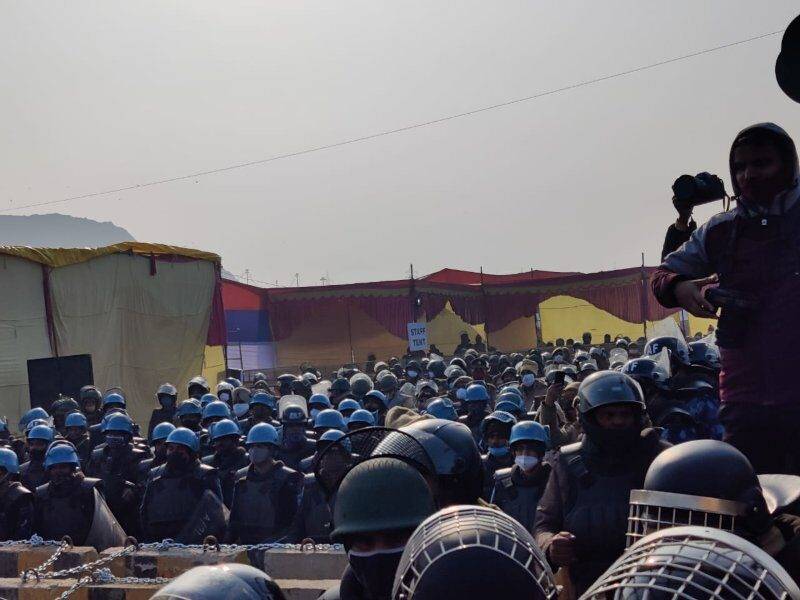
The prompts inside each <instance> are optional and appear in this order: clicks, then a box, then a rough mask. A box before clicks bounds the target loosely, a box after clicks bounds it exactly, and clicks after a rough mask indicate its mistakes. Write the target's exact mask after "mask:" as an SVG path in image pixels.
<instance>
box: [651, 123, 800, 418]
mask: <svg viewBox="0 0 800 600" xmlns="http://www.w3.org/2000/svg"><path fill="white" fill-rule="evenodd" d="M756 130H762V131H764V132H767V133H768V134H770V135H772V136H774V137H775V139H776V143H777V145H778V146H779V151H780V152H781V155H782V158H783V160H784V161H787V162H788V163H789V164H790V165H791V166H792V167H793V174H794V177H793V179H792V183H791V184H790V185H789V187H788V188H786V189H785V190H783V191H782V192H780V193H779V194H777V195H776V196H775V198H774V199H773V201H772V203H771V204H770V205H769V206H759V205H755V204H754V203H751V202H749V201H748V199H747V198H745V197H744V196H743V195H741V192H740V190H739V189H738V187H737V185H736V178H735V176H734V174H733V169H732V166H733V164H732V163H733V149H732V150H731V155H730V161H729V162H730V166H731V178H732V179H733V182H734V183H733V186H734V193H735V194H736V195H737V206H736V208H735V209H733V210H730V211H727V212H723V213H719V214H717V215H715V216H713V217H712V218H711V219H709V220H708V221H707V222H706V223H704V224H703V225H701V226H700V227H698V229H697V230H696V231H695V232H694V233H693V234H692V236H691V238H690V239H689V241H688V242H686V243H685V244H683V246H681V247H680V248H679V249H678V250H676V251H675V252H672V253H671V254H669V255H667V257H666V258H665V259H664V262H663V263H662V264H661V267H660V268H659V269H658V270H657V271H656V273H655V274H654V276H653V280H652V287H653V293H654V294H655V296H656V298H657V299H658V301H659V302H660V303H661V304H662V305H663V306H666V307H668V308H672V307H676V306H678V302H677V300H676V298H675V285H676V284H677V283H678V282H680V281H685V280H691V279H698V278H702V277H707V276H709V275H711V274H714V273H717V274H718V275H719V277H720V287H721V288H724V289H728V290H734V291H736V292H740V293H743V294H746V295H748V296H750V297H753V298H755V299H756V300H757V308H755V309H749V310H748V312H747V313H746V315H745V316H742V315H732V314H731V313H727V314H726V309H723V310H722V313H721V319H720V329H722V328H723V326H724V320H725V319H726V318H727V319H728V323H729V324H730V323H731V322H733V321H735V323H733V324H734V325H735V326H737V327H741V328H742V332H743V335H741V336H739V337H740V339H741V341H739V342H738V343H735V344H733V343H728V342H725V341H723V340H722V339H719V340H718V343H719V346H720V354H721V360H722V372H721V373H720V399H721V401H722V402H723V403H725V404H763V405H771V406H782V407H788V406H792V407H800V396H798V395H797V393H796V391H795V390H794V385H793V384H792V382H791V381H790V380H789V379H787V378H786V377H785V374H786V373H787V372H792V369H793V367H794V365H796V364H797V363H798V360H800V346H799V345H798V344H797V343H796V340H797V338H798V336H800V310H798V299H800V201H798V200H799V199H800V185H799V184H798V175H799V174H800V168H799V167H798V159H797V151H796V149H795V145H794V142H793V141H792V139H791V138H790V137H789V135H788V134H787V133H786V132H785V131H784V130H783V129H781V128H780V127H778V126H777V125H775V124H772V123H762V124H758V125H753V126H752V127H748V128H747V129H745V130H743V131H741V132H740V133H739V134H738V135H737V136H736V138H735V139H734V146H735V144H736V142H737V141H738V140H739V139H741V138H742V137H743V136H744V135H746V134H750V133H753V132H754V131H756Z"/></svg>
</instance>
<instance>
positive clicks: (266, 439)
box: [245, 423, 280, 447]
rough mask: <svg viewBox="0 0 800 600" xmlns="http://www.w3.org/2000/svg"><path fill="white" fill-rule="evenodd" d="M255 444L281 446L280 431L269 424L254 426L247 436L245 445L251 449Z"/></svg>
mask: <svg viewBox="0 0 800 600" xmlns="http://www.w3.org/2000/svg"><path fill="white" fill-rule="evenodd" d="M253 444H272V445H273V446H279V445H280V442H279V441H278V430H277V429H275V428H274V427H273V426H272V425H270V424H269V423H258V424H256V425H253V427H251V428H250V431H249V432H248V434H247V440H246V441H245V445H246V446H247V447H250V446H251V445H253Z"/></svg>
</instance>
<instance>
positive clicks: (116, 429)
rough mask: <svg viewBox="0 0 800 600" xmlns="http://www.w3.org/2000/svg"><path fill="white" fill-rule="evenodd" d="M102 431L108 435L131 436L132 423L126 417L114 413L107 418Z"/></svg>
mask: <svg viewBox="0 0 800 600" xmlns="http://www.w3.org/2000/svg"><path fill="white" fill-rule="evenodd" d="M103 431H104V432H105V433H106V435H108V434H109V433H112V432H113V433H126V434H128V435H130V436H133V421H131V418H130V417H129V416H128V415H125V414H122V413H115V414H112V415H111V416H109V418H108V420H107V421H106V424H105V427H104V428H103Z"/></svg>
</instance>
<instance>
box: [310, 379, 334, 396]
mask: <svg viewBox="0 0 800 600" xmlns="http://www.w3.org/2000/svg"><path fill="white" fill-rule="evenodd" d="M330 389H331V382H330V380H328V379H323V380H322V381H320V382H319V383H315V384H314V385H312V386H311V393H312V394H323V395H325V396H327V395H328V391H329V390H330Z"/></svg>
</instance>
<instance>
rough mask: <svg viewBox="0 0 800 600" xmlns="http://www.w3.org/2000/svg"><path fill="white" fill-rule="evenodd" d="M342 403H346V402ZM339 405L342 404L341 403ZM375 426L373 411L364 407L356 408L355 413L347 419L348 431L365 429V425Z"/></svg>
mask: <svg viewBox="0 0 800 600" xmlns="http://www.w3.org/2000/svg"><path fill="white" fill-rule="evenodd" d="M342 404H344V402H343V403H342ZM339 406H341V404H340V405H339ZM374 426H375V416H374V415H373V414H372V413H371V412H369V411H368V410H366V409H363V408H359V409H358V410H354V411H353V414H351V415H350V418H349V419H347V431H348V432H351V431H356V430H357V429H363V428H364V427H374Z"/></svg>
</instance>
